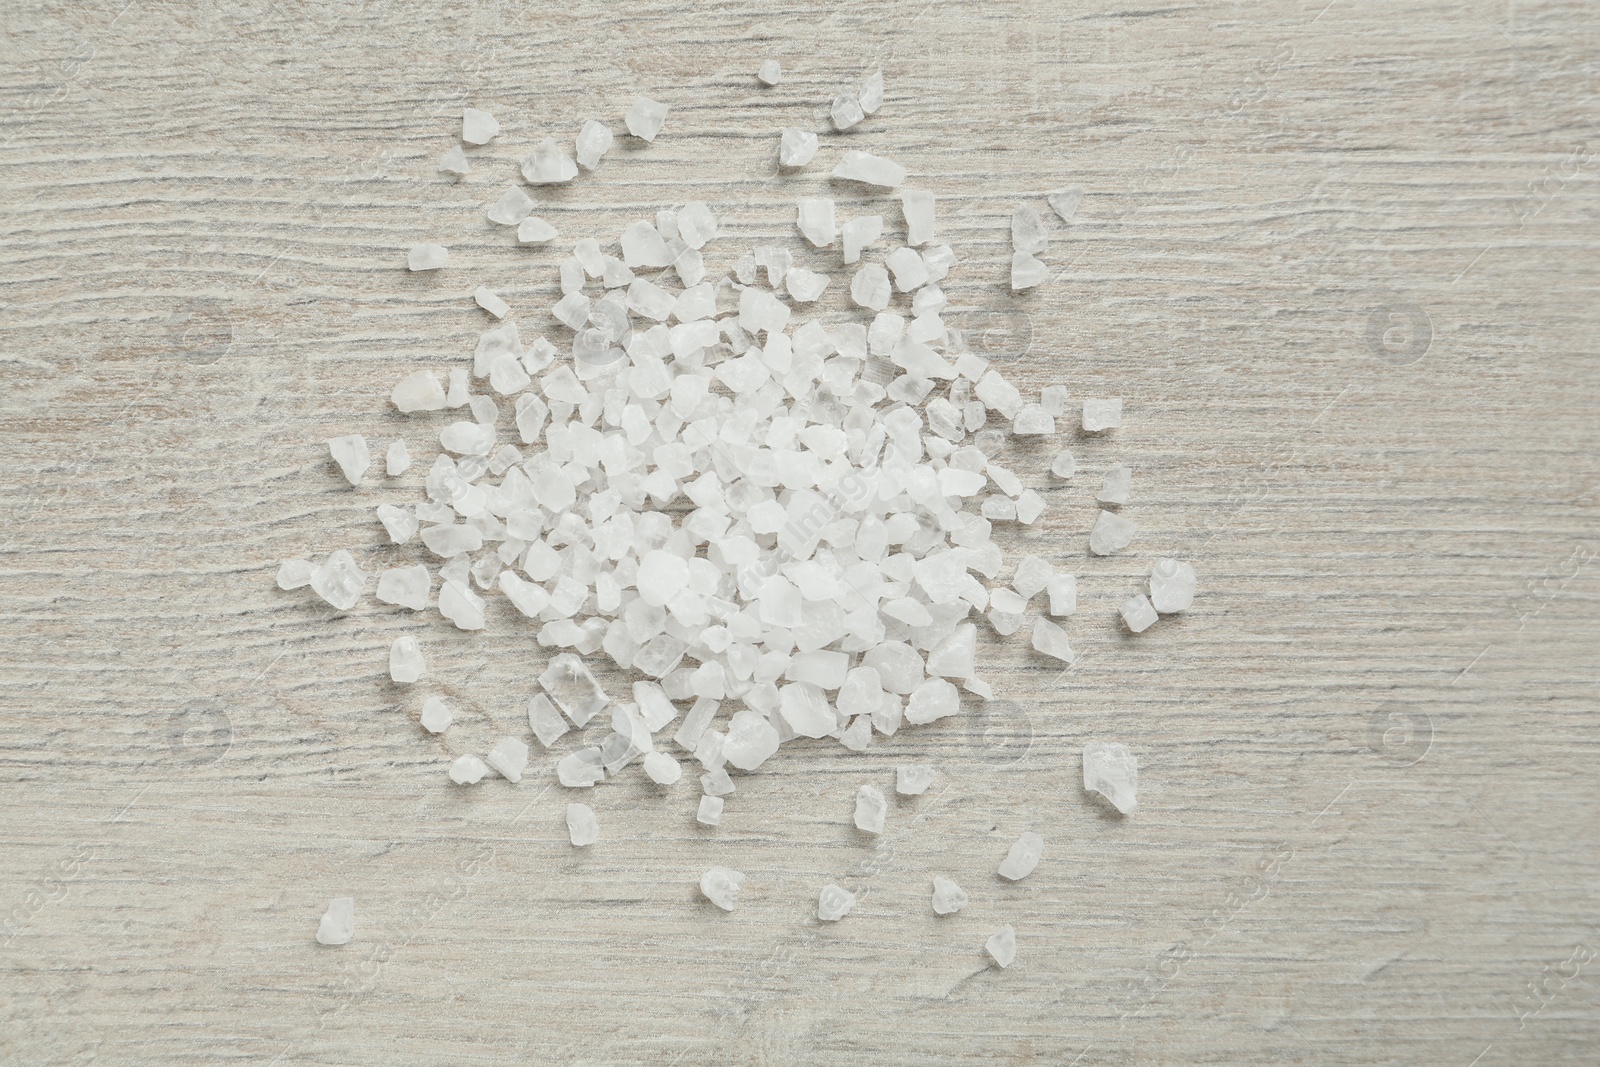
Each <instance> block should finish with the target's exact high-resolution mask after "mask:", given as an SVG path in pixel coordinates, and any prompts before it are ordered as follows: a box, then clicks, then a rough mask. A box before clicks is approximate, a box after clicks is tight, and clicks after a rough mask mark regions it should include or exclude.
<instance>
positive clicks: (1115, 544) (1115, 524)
mask: <svg viewBox="0 0 1600 1067" xmlns="http://www.w3.org/2000/svg"><path fill="white" fill-rule="evenodd" d="M1138 532H1139V527H1138V526H1137V525H1135V524H1134V522H1133V520H1132V519H1125V518H1123V517H1122V516H1121V515H1118V514H1116V513H1115V512H1112V511H1102V512H1101V513H1100V515H1099V517H1098V518H1096V519H1095V520H1094V526H1093V527H1092V528H1091V529H1090V530H1089V551H1090V552H1093V553H1094V554H1095V555H1097V556H1109V555H1111V554H1113V553H1115V552H1121V551H1122V550H1123V549H1124V548H1127V547H1128V544H1129V543H1130V542H1131V541H1132V540H1133V535H1134V534H1136V533H1138Z"/></svg>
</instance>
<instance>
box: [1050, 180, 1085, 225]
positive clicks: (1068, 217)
mask: <svg viewBox="0 0 1600 1067" xmlns="http://www.w3.org/2000/svg"><path fill="white" fill-rule="evenodd" d="M1046 199H1047V200H1049V201H1050V207H1051V208H1052V209H1053V210H1054V211H1055V213H1056V214H1057V215H1060V216H1061V221H1062V222H1071V221H1072V217H1073V216H1074V215H1076V214H1077V213H1078V204H1079V203H1080V202H1081V201H1082V200H1083V187H1082V186H1077V185H1069V186H1067V187H1066V188H1064V189H1057V190H1056V191H1055V192H1053V193H1051V194H1050V195H1049V196H1048V197H1046Z"/></svg>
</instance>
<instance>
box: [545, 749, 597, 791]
mask: <svg viewBox="0 0 1600 1067" xmlns="http://www.w3.org/2000/svg"><path fill="white" fill-rule="evenodd" d="M605 776H606V772H605V767H604V765H603V764H602V763H601V759H600V750H599V749H598V748H594V747H592V746H591V747H589V748H580V749H578V750H577V751H576V752H569V753H567V754H566V755H565V756H562V757H561V758H560V759H559V760H557V761H556V777H557V779H559V780H560V782H561V784H562V785H564V786H567V787H568V788H570V789H584V788H588V787H590V786H593V785H594V784H595V783H596V782H600V781H604V780H605Z"/></svg>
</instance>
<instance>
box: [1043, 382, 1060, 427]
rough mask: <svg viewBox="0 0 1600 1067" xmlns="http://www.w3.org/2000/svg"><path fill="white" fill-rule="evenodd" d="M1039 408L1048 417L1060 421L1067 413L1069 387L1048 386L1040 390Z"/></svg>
mask: <svg viewBox="0 0 1600 1067" xmlns="http://www.w3.org/2000/svg"><path fill="white" fill-rule="evenodd" d="M1039 407H1040V408H1041V409H1042V410H1043V411H1044V413H1045V414H1046V415H1049V416H1050V417H1051V418H1053V419H1059V418H1060V417H1061V416H1063V415H1065V414H1066V413H1067V387H1066V386H1064V385H1047V386H1045V387H1044V388H1043V389H1041V390H1039Z"/></svg>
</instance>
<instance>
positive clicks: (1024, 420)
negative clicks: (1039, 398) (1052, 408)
mask: <svg viewBox="0 0 1600 1067" xmlns="http://www.w3.org/2000/svg"><path fill="white" fill-rule="evenodd" d="M1011 432H1012V433H1014V434H1016V435H1017V436H1019V437H1025V436H1034V437H1036V436H1039V435H1040V434H1047V433H1055V432H1056V420H1055V419H1054V418H1052V417H1051V416H1050V415H1048V414H1047V413H1046V412H1045V410H1044V408H1042V407H1040V406H1039V405H1038V404H1024V405H1022V407H1021V408H1020V409H1018V411H1017V417H1016V420H1015V421H1014V423H1013V424H1012V427H1011Z"/></svg>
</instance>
